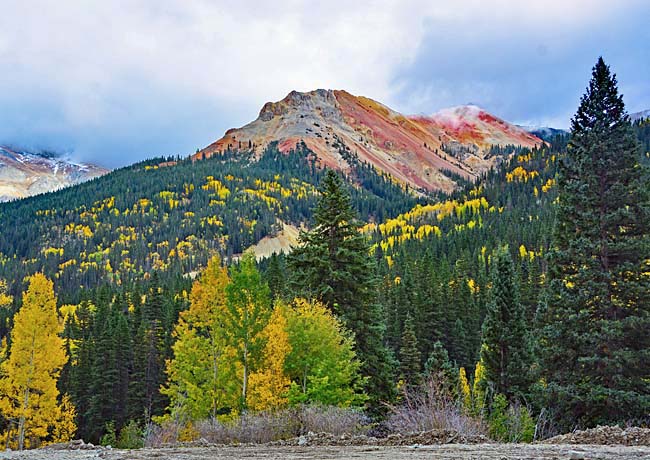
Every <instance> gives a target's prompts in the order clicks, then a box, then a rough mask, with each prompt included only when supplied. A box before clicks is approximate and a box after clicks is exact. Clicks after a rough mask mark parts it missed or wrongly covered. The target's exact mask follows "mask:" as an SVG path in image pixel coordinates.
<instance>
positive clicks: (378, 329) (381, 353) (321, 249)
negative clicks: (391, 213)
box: [288, 170, 395, 409]
mask: <svg viewBox="0 0 650 460" xmlns="http://www.w3.org/2000/svg"><path fill="white" fill-rule="evenodd" d="M314 220H315V227H314V228H313V230H311V231H310V232H303V233H302V234H301V236H300V242H301V246H300V247H298V248H296V249H295V250H294V251H293V252H292V253H291V254H290V256H289V258H288V264H289V268H290V270H291V277H290V286H291V287H292V289H293V291H294V292H297V293H299V294H302V295H304V296H305V297H311V298H316V299H318V300H320V301H322V302H323V303H324V304H325V305H327V306H328V307H329V308H331V309H332V311H333V312H334V313H336V314H337V315H339V316H340V317H341V318H342V320H343V322H344V324H345V325H346V327H347V328H348V329H350V330H351V331H352V332H353V333H354V339H355V343H356V350H357V355H358V357H359V358H360V359H361V362H362V372H363V374H364V375H365V376H367V377H368V382H367V386H366V392H367V393H368V395H369V396H370V398H371V399H370V403H371V406H372V407H373V408H374V409H378V408H379V407H380V402H382V401H390V400H392V399H393V398H394V395H395V388H394V383H393V380H394V375H393V368H394V358H393V357H392V356H391V354H390V353H389V351H388V349H387V348H386V346H385V344H384V338H383V336H384V330H385V325H384V322H383V318H382V316H383V315H382V313H381V309H380V306H379V304H378V303H377V299H376V290H377V287H378V283H377V280H376V278H375V276H376V275H375V265H374V261H373V259H372V258H371V257H370V256H369V246H368V242H367V240H366V238H365V236H364V235H362V234H361V233H360V232H359V227H360V225H359V223H358V221H357V219H356V217H355V215H354V211H353V210H352V207H351V204H350V196H349V194H348V193H347V192H346V190H345V189H344V186H343V181H342V180H341V178H340V177H339V176H338V175H337V174H336V173H335V172H334V171H332V170H328V171H327V173H326V175H325V178H324V179H323V183H322V185H321V188H320V199H319V201H318V205H317V206H316V209H315V210H314Z"/></svg>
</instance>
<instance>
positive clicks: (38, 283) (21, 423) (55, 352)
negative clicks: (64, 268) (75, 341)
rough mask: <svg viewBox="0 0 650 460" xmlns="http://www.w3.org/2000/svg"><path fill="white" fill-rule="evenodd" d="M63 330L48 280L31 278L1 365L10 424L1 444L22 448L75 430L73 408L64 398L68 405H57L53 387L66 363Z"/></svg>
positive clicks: (2, 407)
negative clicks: (5, 442) (62, 425)
mask: <svg viewBox="0 0 650 460" xmlns="http://www.w3.org/2000/svg"><path fill="white" fill-rule="evenodd" d="M62 330H63V323H62V321H60V320H59V315H58V313H57V310H56V297H55V296H54V288H53V284H52V282H51V281H50V280H48V279H47V278H46V277H45V275H43V274H41V273H37V274H35V275H33V276H31V277H30V278H29V288H28V289H27V292H26V293H25V294H24V295H23V306H22V307H21V309H20V310H19V311H18V313H16V316H15V318H14V327H13V329H12V331H11V348H10V350H9V358H8V359H7V360H5V361H4V362H3V363H2V365H1V374H2V379H0V413H2V415H3V417H4V418H5V419H6V420H7V421H8V422H9V423H8V426H7V432H5V433H4V434H3V435H2V440H8V442H9V446H5V447H13V448H18V449H21V450H22V449H23V448H25V447H36V446H37V443H40V442H43V441H45V442H48V441H52V440H54V439H57V440H58V441H61V440H69V439H70V437H71V436H72V435H73V434H74V431H75V427H74V421H73V419H72V418H70V414H71V412H70V411H71V410H73V409H71V404H69V401H67V400H66V399H65V397H64V402H65V406H67V407H64V404H59V402H58V398H59V390H58V389H57V386H56V384H57V380H58V378H59V375H60V373H61V368H62V367H63V366H64V364H65V363H66V362H67V361H68V356H67V355H66V352H65V348H64V341H63V339H62V338H61V337H60V336H59V334H60V333H61V332H62ZM66 401H67V402H66ZM62 423H65V424H66V426H67V428H66V429H65V433H64V432H59V433H58V436H59V437H57V433H55V431H56V429H57V428H56V427H57V425H59V424H62ZM66 433H67V434H66ZM65 436H68V438H67V439H66V438H65ZM62 437H63V438H62Z"/></svg>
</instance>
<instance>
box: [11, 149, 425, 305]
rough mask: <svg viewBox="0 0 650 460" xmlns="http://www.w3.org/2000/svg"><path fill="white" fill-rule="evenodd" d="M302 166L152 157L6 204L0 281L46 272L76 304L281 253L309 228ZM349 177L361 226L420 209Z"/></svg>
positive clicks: (315, 172)
mask: <svg viewBox="0 0 650 460" xmlns="http://www.w3.org/2000/svg"><path fill="white" fill-rule="evenodd" d="M310 158H311V153H310V152H309V151H308V150H307V149H306V147H304V146H298V148H297V149H296V150H292V151H290V152H288V153H286V154H281V153H280V152H279V151H278V150H277V147H276V145H275V144H271V145H270V146H269V147H268V148H267V149H266V150H265V152H264V153H262V154H261V155H260V156H259V157H258V158H257V159H256V161H252V158H251V155H250V154H247V153H244V152H241V153H238V154H237V155H225V156H219V157H215V158H211V159H209V160H206V161H201V162H194V161H192V160H189V159H186V160H179V159H164V158H160V159H154V160H150V161H146V162H142V163H137V164H135V165H132V166H129V167H127V168H123V169H119V170H116V171H113V172H111V173H110V174H107V175H105V176H103V177H100V178H98V179H96V180H94V181H91V182H87V183H84V184H80V185H78V186H76V187H74V188H68V189H65V190H61V191H58V192H56V193H50V194H46V195H42V196H38V197H32V198H28V199H25V200H20V201H16V202H12V203H5V204H3V205H0V221H2V222H3V232H2V233H0V279H6V280H21V279H23V277H24V276H25V275H27V274H29V273H34V272H36V271H44V272H45V273H46V274H47V275H48V276H50V277H52V278H54V279H55V280H56V284H57V287H58V290H59V292H62V293H66V294H69V295H70V296H71V297H70V301H74V302H77V301H78V300H79V292H78V290H77V289H76V288H78V287H79V286H83V287H84V288H95V287H97V286H98V285H102V284H109V285H121V284H123V283H128V282H129V281H132V280H142V279H143V278H145V277H147V276H148V273H149V272H150V271H152V270H158V271H160V272H161V273H165V274H168V275H169V276H182V275H186V274H188V273H193V272H195V271H196V270H197V269H198V268H200V267H202V266H204V265H205V262H206V261H207V259H208V257H209V255H210V253H211V252H214V251H216V252H218V253H220V254H221V255H222V256H223V257H224V258H226V259H229V258H231V257H233V256H236V255H238V254H241V253H242V252H243V251H244V250H245V249H247V248H249V247H251V246H253V245H255V244H257V243H258V242H260V240H262V241H261V243H260V245H259V248H258V251H259V253H260V254H261V255H270V253H271V252H273V250H272V249H273V248H275V249H277V250H279V249H287V245H288V243H289V242H291V241H295V236H296V235H295V230H291V227H288V225H292V226H293V227H295V228H299V227H301V226H303V225H308V224H309V219H310V216H311V208H312V207H313V206H314V204H315V200H316V195H317V186H318V184H319V181H320V178H321V176H322V174H323V171H322V170H321V169H319V168H317V167H316V165H315V163H314V161H312V160H311V159H310ZM350 161H351V163H354V161H353V160H352V159H351V160H350ZM350 173H351V175H350V177H349V180H350V182H351V183H354V186H352V185H350V187H351V192H352V196H353V202H354V206H355V207H356V209H357V212H359V214H361V215H363V216H365V218H367V219H372V220H375V221H379V222H381V221H383V220H384V219H386V218H388V217H394V216H396V215H398V214H399V213H401V212H404V211H406V210H407V209H409V208H410V207H411V206H413V205H414V204H415V203H417V202H418V199H416V198H415V197H414V196H413V195H411V194H409V193H407V192H406V191H404V190H403V189H402V188H401V187H400V186H398V185H396V184H393V183H392V182H391V180H390V179H389V178H387V177H384V176H382V175H379V174H377V173H376V172H375V171H374V170H373V169H372V168H368V167H367V166H365V165H362V164H361V163H358V162H357V163H355V166H354V168H353V169H351V170H350ZM5 223H6V225H5ZM275 237H278V239H277V240H273V238H275ZM165 276H167V275H165ZM19 285H20V283H14V284H13V285H12V288H14V289H15V288H18V287H19Z"/></svg>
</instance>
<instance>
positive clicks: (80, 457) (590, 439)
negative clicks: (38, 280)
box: [0, 427, 650, 460]
mask: <svg viewBox="0 0 650 460" xmlns="http://www.w3.org/2000/svg"><path fill="white" fill-rule="evenodd" d="M97 458H100V459H106V460H127V459H128V460H150V459H169V460H203V459H206V460H207V459H215V460H221V459H223V460H226V459H227V460H240V459H241V460H244V459H275V458H281V459H293V460H296V459H314V460H315V459H351V458H354V459H360V460H370V459H390V460H402V459H415V458H417V459H435V460H438V459H440V460H442V459H461V460H470V459H485V460H508V459H513V460H514V459H518V460H519V459H538V460H544V459H549V460H550V459H573V460H578V459H585V460H587V459H600V460H610V459H611V460H616V459H647V460H650V429H642V428H628V429H625V430H624V429H621V428H619V427H598V428H594V429H591V430H586V431H577V432H575V433H570V434H567V435H562V436H557V437H555V438H552V439H549V440H546V441H544V442H541V443H535V444H499V443H491V442H489V441H487V440H486V439H485V438H482V437H470V438H465V437H462V436H458V435H456V436H454V435H453V434H451V433H449V432H445V431H437V432H425V433H417V434H411V435H392V436H389V437H387V438H379V439H378V438H372V437H366V436H332V435H330V434H326V433H309V434H308V435H305V436H301V437H299V438H296V439H293V440H289V441H282V442H277V443H272V444H266V445H242V446H217V445H211V444H208V443H206V442H204V441H197V442H195V443H193V444H191V445H184V446H174V447H164V448H155V449H154V448H145V449H138V450H119V449H112V448H110V447H99V446H93V445H92V444H86V443H84V442H83V441H72V442H70V443H65V444H57V445H53V446H48V447H45V448H43V449H36V450H31V451H24V452H2V453H0V459H7V460H9V459H16V460H18V459H24V460H45V459H48V460H85V459H97Z"/></svg>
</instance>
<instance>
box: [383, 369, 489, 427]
mask: <svg viewBox="0 0 650 460" xmlns="http://www.w3.org/2000/svg"><path fill="white" fill-rule="evenodd" d="M386 425H387V427H388V429H389V430H390V431H392V432H394V433H416V432H422V431H431V430H446V431H454V432H457V433H458V434H460V435H461V436H465V437H473V436H480V435H487V427H486V425H485V423H484V422H483V420H482V419H480V418H478V417H472V416H470V415H468V414H466V413H465V412H464V411H463V410H462V408H461V407H460V404H459V403H458V402H457V401H456V400H455V398H454V397H453V396H452V395H451V393H450V392H449V390H447V389H446V387H445V385H444V384H443V383H442V382H441V381H440V380H439V379H436V378H431V379H428V380H427V381H425V383H423V384H422V386H421V387H419V388H418V389H416V390H413V391H406V392H405V393H404V395H403V399H402V402H401V404H400V405H397V406H391V407H390V415H389V417H388V420H387V421H386Z"/></svg>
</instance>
